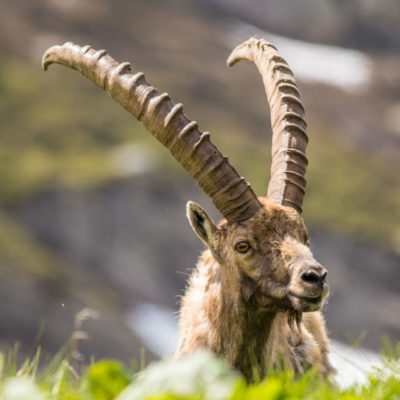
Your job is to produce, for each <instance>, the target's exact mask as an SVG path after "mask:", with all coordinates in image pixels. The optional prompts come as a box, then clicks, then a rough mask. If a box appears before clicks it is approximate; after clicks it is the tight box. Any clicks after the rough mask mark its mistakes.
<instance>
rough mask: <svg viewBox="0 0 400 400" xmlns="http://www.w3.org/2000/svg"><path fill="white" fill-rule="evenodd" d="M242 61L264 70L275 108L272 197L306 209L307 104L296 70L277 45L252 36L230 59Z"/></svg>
mask: <svg viewBox="0 0 400 400" xmlns="http://www.w3.org/2000/svg"><path fill="white" fill-rule="evenodd" d="M240 60H249V61H253V62H254V63H255V65H256V66H257V68H258V71H259V72H260V74H261V76H262V79H263V82H264V86H265V91H266V93H267V98H268V102H269V105H270V110H271V125H272V164H271V179H270V182H269V184H268V197H270V198H272V199H273V200H275V201H277V202H278V203H280V204H283V205H286V206H290V207H293V208H295V209H296V210H297V211H298V212H299V213H301V212H302V204H303V197H304V194H305V186H306V180H305V178H304V176H305V172H306V168H307V164H308V160H307V157H306V154H305V151H306V147H307V143H308V136H307V133H306V128H307V124H306V122H305V121H304V118H303V116H304V107H303V103H302V102H301V99H300V92H299V89H298V88H297V84H296V81H295V79H294V76H293V72H292V71H291V70H290V68H289V66H288V64H287V63H286V61H285V60H284V59H283V58H282V57H281V56H280V55H279V54H278V51H277V50H276V48H275V47H274V46H273V45H272V44H270V43H268V42H266V41H265V40H262V39H255V38H251V39H249V40H247V41H246V42H244V43H242V44H241V45H239V46H237V47H236V48H235V49H234V50H233V51H232V53H231V55H230V56H229V58H228V61H227V63H228V65H229V66H232V65H234V64H236V63H237V62H238V61H240Z"/></svg>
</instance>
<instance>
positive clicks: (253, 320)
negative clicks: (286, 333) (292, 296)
mask: <svg viewBox="0 0 400 400" xmlns="http://www.w3.org/2000/svg"><path fill="white" fill-rule="evenodd" d="M227 273H229V271H227V270H225V269H224V267H222V266H221V274H220V276H221V290H220V296H221V308H220V309H219V310H220V312H219V316H218V317H217V318H216V319H215V320H214V321H215V322H217V323H218V325H219V326H217V327H216V328H217V329H218V331H219V338H220V351H219V352H220V353H221V355H223V357H224V358H227V359H228V360H229V362H230V363H231V364H232V365H233V366H234V367H236V368H237V369H238V370H239V371H240V372H241V373H242V374H243V375H244V376H245V377H246V378H247V379H248V380H249V381H251V380H252V379H254V378H255V377H254V376H253V375H254V373H255V371H257V372H256V373H258V374H259V376H264V375H265V372H266V371H265V366H266V365H267V366H268V365H269V364H270V365H271V366H272V354H271V349H272V342H273V340H274V337H275V335H274V334H273V329H274V325H275V323H274V321H275V320H276V317H277V313H276V312H275V311H271V310H266V309H260V308H259V307H258V306H255V305H252V304H249V303H248V302H247V301H246V299H245V298H244V297H243V293H242V288H241V285H240V284H238V283H239V282H241V280H240V277H234V276H232V275H230V276H228V274H227ZM269 360H270V361H271V363H269Z"/></svg>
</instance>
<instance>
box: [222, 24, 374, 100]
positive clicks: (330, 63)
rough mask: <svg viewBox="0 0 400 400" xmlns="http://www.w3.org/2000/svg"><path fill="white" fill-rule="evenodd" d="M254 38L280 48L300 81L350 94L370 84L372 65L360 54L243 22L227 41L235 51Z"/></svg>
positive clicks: (229, 31)
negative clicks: (318, 84)
mask: <svg viewBox="0 0 400 400" xmlns="http://www.w3.org/2000/svg"><path fill="white" fill-rule="evenodd" d="M252 36H256V37H259V38H262V39H265V40H267V41H268V42H270V43H272V44H273V45H274V46H275V47H277V49H278V51H279V52H280V54H281V55H282V56H283V57H284V58H285V59H286V61H287V62H288V64H289V66H290V68H291V69H292V70H293V72H294V74H295V76H296V78H298V79H300V80H304V81H307V82H312V83H323V84H326V85H331V86H336V87H339V88H341V89H344V90H346V91H350V92H359V91H362V90H363V89H365V88H366V87H367V85H368V83H369V81H370V78H371V68H372V61H371V59H370V58H369V57H368V56H367V55H366V54H364V53H362V52H361V51H358V50H351V49H344V48H341V47H335V46H328V45H322V44H316V43H309V42H304V41H301V40H296V39H289V38H287V37H284V36H279V35H276V34H273V33H270V32H266V31H263V30H261V29H259V28H257V27H255V26H253V25H249V24H246V23H243V22H240V21H234V22H232V23H231V24H230V25H228V28H227V36H226V37H225V38H224V41H225V44H228V46H229V47H230V48H232V49H233V48H234V47H235V46H237V45H238V44H240V43H242V42H244V41H245V40H247V39H249V38H250V37H252Z"/></svg>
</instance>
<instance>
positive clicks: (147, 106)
mask: <svg viewBox="0 0 400 400" xmlns="http://www.w3.org/2000/svg"><path fill="white" fill-rule="evenodd" d="M53 63H58V64H61V65H64V66H67V67H70V68H72V69H75V70H77V71H79V72H80V73H81V74H82V75H84V76H85V77H86V78H88V79H89V80H91V81H92V82H93V83H94V84H96V85H97V86H99V87H100V88H102V89H103V90H105V91H106V92H107V93H108V94H109V95H110V96H111V97H112V98H113V99H114V100H115V101H117V102H118V103H119V104H120V105H121V106H122V107H124V108H125V109H126V110H127V111H128V112H129V113H130V114H132V115H133V116H134V117H135V118H136V119H139V120H140V121H141V122H142V123H143V125H144V126H145V127H146V129H147V130H148V131H149V132H150V133H151V134H152V135H153V136H154V137H155V138H156V139H158V140H159V141H160V142H161V143H162V144H163V145H164V146H165V147H167V148H168V150H169V151H170V152H171V154H172V155H173V156H174V157H175V159H176V160H177V161H178V162H179V163H180V164H181V165H182V166H183V167H184V168H185V170H186V171H187V172H188V173H189V174H190V175H191V176H192V177H194V179H195V180H196V181H197V183H198V184H199V186H200V187H201V188H202V189H203V190H204V191H205V193H206V194H207V195H208V196H209V197H210V198H211V200H212V201H213V203H214V204H215V206H216V208H217V209H218V210H219V211H220V212H221V214H222V215H223V216H224V217H225V218H226V219H227V221H228V222H229V223H234V222H240V221H244V220H246V219H248V218H250V217H252V216H253V215H254V214H255V213H256V212H257V211H258V210H259V209H260V208H261V203H260V202H259V200H258V199H257V196H256V195H255V193H254V192H253V190H252V189H251V187H250V185H248V184H247V182H246V181H245V180H244V179H242V177H241V176H240V175H239V174H238V173H237V171H236V170H235V168H234V167H233V166H232V165H231V164H230V163H229V162H228V159H227V158H226V157H224V156H223V155H222V154H221V153H220V151H219V150H218V149H217V147H216V146H215V145H214V144H213V143H212V142H211V140H209V134H208V133H203V132H201V131H200V130H199V129H198V126H197V123H195V122H192V121H191V120H190V119H189V118H188V117H187V116H186V115H185V113H184V112H183V106H182V105H180V104H179V103H178V104H174V103H173V102H172V100H171V99H170V97H169V96H168V95H166V94H162V95H160V94H159V93H158V91H157V90H156V89H154V88H153V87H152V86H150V85H149V83H148V82H147V81H146V79H145V77H144V75H143V74H142V73H134V72H132V71H131V67H130V65H129V64H128V63H122V64H118V62H117V61H115V60H114V59H113V58H112V57H111V56H109V55H108V54H106V53H103V52H102V53H101V57H99V52H96V51H95V50H93V49H92V48H91V47H90V46H85V47H83V48H82V47H80V46H78V45H75V44H72V43H65V44H64V45H62V46H53V47H51V48H49V49H48V50H47V51H46V52H45V54H44V56H43V61H42V65H43V68H44V69H45V70H47V68H48V67H49V65H51V64H53ZM202 169H206V172H205V173H203V171H202ZM232 182H235V184H234V185H232ZM236 182H237V184H236Z"/></svg>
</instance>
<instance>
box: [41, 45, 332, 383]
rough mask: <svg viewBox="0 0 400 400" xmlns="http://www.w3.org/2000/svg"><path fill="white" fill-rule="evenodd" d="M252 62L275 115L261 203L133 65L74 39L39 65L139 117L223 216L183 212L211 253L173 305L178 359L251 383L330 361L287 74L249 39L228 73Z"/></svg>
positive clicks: (324, 290) (301, 132)
mask: <svg viewBox="0 0 400 400" xmlns="http://www.w3.org/2000/svg"><path fill="white" fill-rule="evenodd" d="M242 59H246V60H250V61H253V62H254V63H255V64H256V66H257V68H258V70H259V72H260V73H261V75H262V79H263V81H264V86H265V90H266V93H267V97H268V101H269V104H270V110H271V122H272V131H273V135H272V167H271V179H270V182H269V185H268V194H267V196H266V197H259V198H257V196H256V195H255V194H254V192H253V190H252V189H251V187H250V185H249V184H248V183H247V182H246V181H245V180H244V178H243V177H241V176H240V175H239V174H238V173H237V172H236V170H235V169H234V168H233V166H232V165H231V164H230V163H229V161H228V159H227V158H226V157H224V156H223V155H222V154H221V153H220V152H219V151H218V149H217V148H216V147H215V145H214V144H213V143H212V142H211V141H210V135H209V133H203V132H201V131H199V129H198V126H197V123H196V122H194V121H190V119H189V118H188V117H187V116H186V115H185V114H184V113H183V111H182V109H183V107H182V104H180V103H178V104H174V103H173V102H172V101H171V99H170V97H169V96H168V95H167V94H166V93H164V94H159V93H158V92H157V90H156V89H154V88H153V87H151V86H150V85H149V84H148V83H147V81H146V79H145V77H144V75H143V74H142V73H141V72H139V73H133V72H132V71H131V67H130V64H129V63H127V62H124V63H122V64H118V63H117V62H116V61H115V60H114V59H113V58H111V57H110V56H109V55H108V54H107V53H106V52H105V51H104V50H99V51H95V50H93V49H92V48H91V47H90V46H85V47H80V46H77V45H74V44H72V43H65V44H64V45H62V46H54V47H51V48H50V49H48V50H47V52H46V53H45V54H44V57H43V67H44V69H45V70H46V69H47V67H48V66H49V65H50V64H52V63H59V64H62V65H65V66H68V67H70V68H73V69H75V70H78V71H79V72H81V73H82V74H83V75H84V76H85V77H87V78H88V79H90V80H92V81H93V82H94V83H95V84H96V85H98V86H99V87H100V88H102V89H104V90H105V91H106V92H108V93H109V94H110V95H111V97H112V98H114V99H115V100H116V101H117V102H119V103H120V104H121V105H122V106H123V107H124V108H125V109H126V110H127V111H128V112H130V113H131V114H132V115H133V116H134V117H136V118H137V119H138V120H140V121H141V122H142V123H143V124H144V126H145V127H146V128H147V130H148V131H150V132H151V133H152V134H153V135H154V136H155V137H156V138H157V139H158V140H159V141H160V142H161V143H162V144H163V145H164V146H165V147H167V149H168V150H169V151H170V152H171V154H172V155H173V156H174V157H175V158H176V160H177V161H178V162H179V163H180V164H181V165H182V166H183V167H184V168H185V169H186V171H187V172H188V173H189V174H190V175H191V176H192V177H193V178H194V179H195V180H196V181H197V183H198V184H199V185H200V187H201V188H202V189H203V190H204V191H205V193H207V195H208V196H210V198H211V199H212V201H213V203H214V204H215V206H216V207H217V209H218V210H219V211H220V212H221V214H222V215H223V216H224V218H225V219H224V220H223V221H222V222H220V223H219V225H216V224H215V223H214V222H213V221H212V220H211V219H210V218H209V217H208V215H207V214H206V212H205V211H204V210H203V209H202V208H201V207H200V206H199V205H197V204H195V203H193V202H189V203H188V205H187V216H188V219H189V221H190V224H191V226H192V228H193V230H194V231H195V232H196V234H197V235H198V236H199V237H200V239H201V240H202V241H203V242H204V243H205V244H206V246H207V247H208V248H207V250H205V251H204V253H203V254H202V256H201V257H200V260H199V262H198V264H197V267H196V268H195V270H194V271H193V273H192V276H191V278H190V282H189V286H188V288H187V290H186V294H185V295H184V297H183V299H182V304H181V309H180V332H179V343H178V348H177V350H176V354H175V356H176V357H179V356H181V355H184V354H188V353H191V352H193V351H195V350H196V349H199V348H207V349H211V350H212V351H214V352H215V353H216V354H219V355H220V356H222V357H223V358H225V359H226V360H227V361H228V362H229V363H230V364H231V365H232V366H234V367H235V368H237V369H238V370H239V371H240V372H241V373H242V374H243V375H244V376H245V377H246V378H247V379H248V380H251V379H252V374H253V373H254V368H256V370H257V373H258V374H259V375H260V376H265V374H266V373H267V371H268V370H269V369H270V368H274V367H277V366H279V365H282V364H283V365H285V366H287V367H289V368H291V369H293V370H294V371H295V372H297V373H302V372H303V371H304V370H305V369H306V368H307V367H308V366H317V367H318V368H319V369H320V371H321V373H322V374H323V375H327V374H329V372H330V371H331V370H332V368H331V366H330V364H329V361H328V357H327V356H328V339H327V334H326V329H325V322H324V319H323V317H322V315H321V313H320V312H319V311H318V310H319V309H320V308H321V306H322V304H323V302H324V299H325V298H326V297H327V295H328V286H327V284H326V282H325V278H326V274H327V272H326V270H325V269H324V268H323V267H322V266H321V265H320V264H319V263H318V262H317V261H316V260H315V259H314V257H313V255H312V253H311V251H310V248H309V243H308V233H307V229H306V227H305V225H304V222H303V219H302V218H301V216H300V213H301V211H302V202H303V196H304V193H305V192H304V188H305V179H304V175H305V170H306V165H307V158H306V155H305V150H306V145H307V142H308V137H307V133H306V123H305V121H304V119H303V115H304V108H303V104H302V102H301V100H300V93H299V90H298V88H297V85H296V82H295V79H294V77H293V73H292V71H291V70H290V69H289V67H288V65H287V63H286V62H285V60H284V59H283V58H282V57H281V56H280V55H279V54H278V52H277V50H276V48H275V47H274V46H273V45H271V44H270V43H268V42H266V41H264V40H258V39H254V38H251V39H250V40H248V41H246V42H245V43H243V44H241V45H240V46H238V47H236V48H235V49H234V50H233V52H232V54H231V55H230V57H229V59H228V65H234V64H235V63H236V62H238V61H239V60H242Z"/></svg>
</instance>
